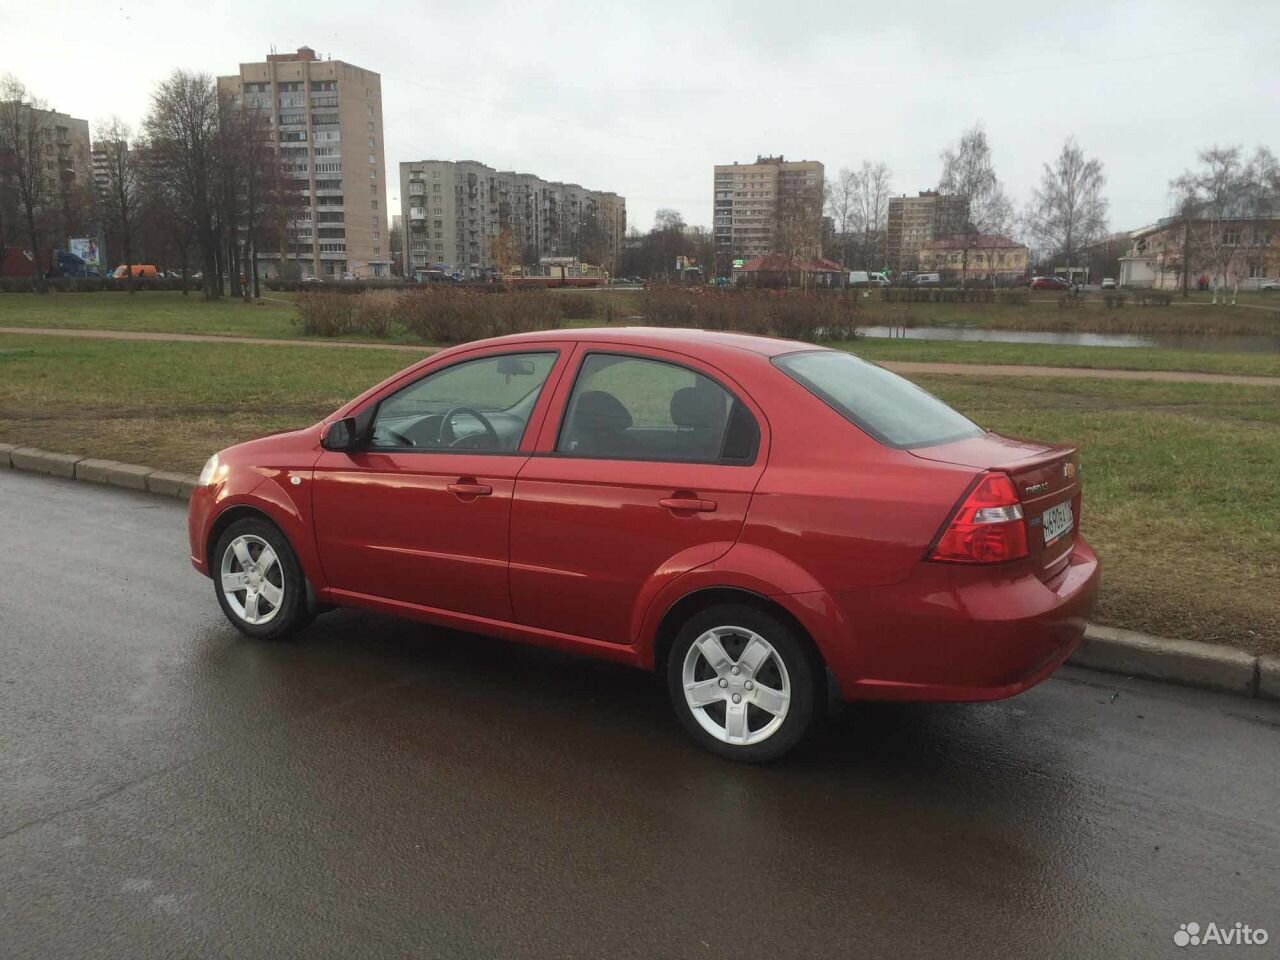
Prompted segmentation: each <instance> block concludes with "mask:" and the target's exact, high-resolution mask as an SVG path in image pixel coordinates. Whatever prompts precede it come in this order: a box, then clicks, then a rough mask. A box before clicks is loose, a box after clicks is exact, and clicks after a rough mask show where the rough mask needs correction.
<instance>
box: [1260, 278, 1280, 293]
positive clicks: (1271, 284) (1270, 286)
mask: <svg viewBox="0 0 1280 960" xmlns="http://www.w3.org/2000/svg"><path fill="white" fill-rule="evenodd" d="M1258 289H1259V290H1266V291H1267V292H1273V291H1275V290H1280V280H1264V281H1262V283H1260V284H1258Z"/></svg>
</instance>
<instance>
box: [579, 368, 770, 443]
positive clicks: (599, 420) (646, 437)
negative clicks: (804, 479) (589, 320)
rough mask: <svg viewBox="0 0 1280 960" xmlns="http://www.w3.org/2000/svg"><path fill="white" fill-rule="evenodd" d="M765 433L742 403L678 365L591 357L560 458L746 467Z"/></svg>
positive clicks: (717, 385) (582, 373)
mask: <svg viewBox="0 0 1280 960" xmlns="http://www.w3.org/2000/svg"><path fill="white" fill-rule="evenodd" d="M759 441H760V429H759V427H758V425H757V424H756V421H755V418H754V417H753V416H752V415H751V411H750V410H748V409H747V408H746V407H745V406H744V405H743V404H742V402H741V401H740V400H738V399H737V398H736V397H735V396H733V394H731V393H729V392H728V391H727V390H725V389H724V387H722V386H720V384H718V383H716V382H715V381H714V380H712V379H711V378H709V377H706V376H703V375H702V374H700V373H698V372H696V371H694V370H691V369H689V368H688V367H684V366H681V365H679V364H675V363H667V362H665V361H661V360H651V359H648V358H643V357H632V356H625V355H621V354H609V353H592V354H588V356H587V357H586V359H585V360H583V362H582V367H581V369H580V370H579V371H578V378H577V381H576V382H575V383H574V386H573V393H572V394H571V395H570V397H569V403H568V406H567V407H566V412H565V416H564V420H563V422H562V424H561V427H560V437H559V439H558V440H557V443H556V452H557V453H560V454H564V455H567V456H574V457H597V458H605V459H617V460H670V461H678V462H685V463H689V462H693V463H736V464H746V463H751V462H753V461H754V460H755V454H756V448H757V447H758V446H759Z"/></svg>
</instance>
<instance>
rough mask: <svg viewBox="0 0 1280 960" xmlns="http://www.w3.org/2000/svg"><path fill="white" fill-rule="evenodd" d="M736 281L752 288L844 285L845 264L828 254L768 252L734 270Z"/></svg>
mask: <svg viewBox="0 0 1280 960" xmlns="http://www.w3.org/2000/svg"><path fill="white" fill-rule="evenodd" d="M733 279H734V282H735V283H739V284H742V285H744V286H753V287H843V286H845V285H846V283H847V280H848V274H847V273H846V272H845V269H844V267H842V266H840V264H838V263H836V262H835V261H834V260H828V259H826V258H825V257H788V256H785V255H784V254H781V253H766V254H765V255H764V256H762V257H756V258H754V259H752V260H748V261H747V262H746V263H744V264H743V265H742V266H741V267H737V268H735V269H734V271H733Z"/></svg>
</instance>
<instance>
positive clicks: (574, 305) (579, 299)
mask: <svg viewBox="0 0 1280 960" xmlns="http://www.w3.org/2000/svg"><path fill="white" fill-rule="evenodd" d="M555 298H556V306H558V307H559V308H560V316H562V317H564V319H566V320H591V319H593V318H594V317H595V315H596V304H597V303H599V299H598V298H597V297H593V296H590V295H589V294H586V293H558V294H555Z"/></svg>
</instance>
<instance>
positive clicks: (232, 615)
mask: <svg viewBox="0 0 1280 960" xmlns="http://www.w3.org/2000/svg"><path fill="white" fill-rule="evenodd" d="M213 562H214V568H213V570H212V571H211V572H212V574H213V586H214V590H215V592H216V593H217V595H218V604H219V605H220V606H221V607H222V612H223V613H225V614H226V615H227V619H228V620H230V621H231V623H232V624H233V625H234V626H235V627H236V629H238V630H239V631H241V632H242V633H245V634H248V635H249V636H251V637H258V638H260V639H264V640H274V639H277V638H279V637H285V636H288V635H289V634H291V633H293V632H295V631H297V630H301V629H302V628H303V627H305V626H306V625H307V624H308V623H310V622H311V619H312V618H311V615H310V614H309V613H308V609H307V595H306V593H307V588H306V580H305V578H304V577H303V575H302V567H301V566H299V564H298V558H297V557H296V556H295V555H294V552H293V548H292V547H290V546H289V541H288V539H287V538H286V537H285V535H284V534H283V533H281V532H280V530H279V529H278V528H277V527H276V526H275V525H274V524H272V523H270V522H268V521H266V520H260V519H256V518H247V519H244V520H237V521H236V522H235V523H233V524H231V526H229V527H227V529H226V530H224V531H223V533H222V536H221V537H219V538H218V543H217V546H215V547H214V550H213Z"/></svg>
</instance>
